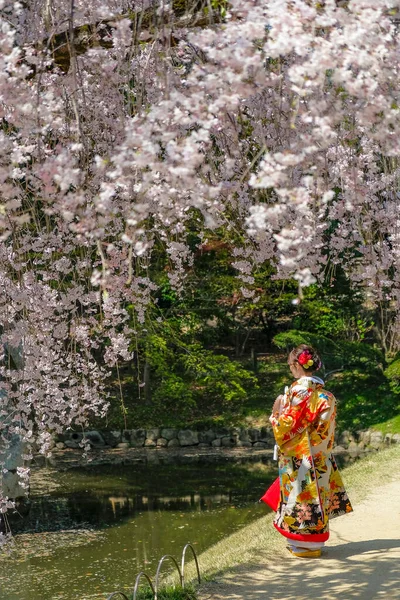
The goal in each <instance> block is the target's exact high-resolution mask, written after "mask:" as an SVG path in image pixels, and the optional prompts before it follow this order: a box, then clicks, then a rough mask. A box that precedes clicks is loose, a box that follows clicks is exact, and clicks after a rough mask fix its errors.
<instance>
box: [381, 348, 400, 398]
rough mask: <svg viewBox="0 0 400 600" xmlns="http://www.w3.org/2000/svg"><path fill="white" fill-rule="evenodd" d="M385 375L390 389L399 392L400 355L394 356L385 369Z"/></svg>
mask: <svg viewBox="0 0 400 600" xmlns="http://www.w3.org/2000/svg"><path fill="white" fill-rule="evenodd" d="M385 375H386V377H387V379H388V380H389V385H390V388H391V390H392V391H393V392H394V393H395V394H400V357H399V356H396V357H395V358H394V360H393V362H391V363H390V365H389V366H388V367H387V369H386V370H385Z"/></svg>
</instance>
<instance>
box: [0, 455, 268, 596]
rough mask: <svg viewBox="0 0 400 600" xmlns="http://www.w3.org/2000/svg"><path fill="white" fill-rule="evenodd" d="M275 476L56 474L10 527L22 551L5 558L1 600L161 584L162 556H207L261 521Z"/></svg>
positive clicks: (230, 466) (250, 470)
mask: <svg viewBox="0 0 400 600" xmlns="http://www.w3.org/2000/svg"><path fill="white" fill-rule="evenodd" d="M275 476H276V465H273V466H272V467H271V464H270V463H268V460H267V459H266V458H265V459H262V460H260V459H258V462H242V463H239V464H238V463H222V464H221V463H214V464H208V465H194V464H187V465H183V464H181V465H176V466H172V465H165V466H160V465H154V466H153V465H151V466H145V465H140V466H138V465H135V466H124V467H116V466H112V467H107V466H103V467H93V468H86V469H83V468H81V469H73V470H70V471H67V472H64V473H56V474H53V475H52V477H53V478H55V480H54V483H55V486H54V487H55V488H56V489H53V491H51V492H49V493H47V494H45V495H35V489H32V502H31V506H30V511H29V515H28V516H27V517H26V518H25V519H21V518H17V519H15V518H14V520H13V521H14V522H13V531H14V533H15V548H14V550H13V551H12V553H11V555H10V556H2V557H0V599H1V600H26V599H27V598H29V600H39V599H40V600H78V599H81V598H84V599H90V598H106V597H107V594H109V593H111V592H112V591H115V590H117V589H122V590H131V589H132V587H133V584H134V581H135V577H136V575H137V573H138V572H139V571H141V570H145V571H146V572H147V573H149V575H150V576H151V577H153V576H154V574H155V571H156V568H157V564H158V561H159V559H160V558H161V556H162V555H164V554H172V555H173V556H175V557H176V558H177V559H180V556H181V552H182V548H183V546H184V545H185V544H186V543H187V542H191V543H192V544H193V546H194V548H195V549H196V552H197V553H198V554H200V553H201V552H202V551H204V550H206V549H207V548H208V547H210V546H211V545H213V544H214V543H216V542H217V541H218V540H220V539H222V538H223V537H225V536H227V535H229V534H230V533H233V532H234V531H236V530H237V529H239V528H240V527H243V526H245V525H247V524H248V523H250V522H252V521H254V520H255V519H258V518H260V517H262V516H264V515H265V514H266V512H268V508H267V507H266V506H265V505H264V504H258V503H257V500H258V498H260V496H261V495H262V494H263V492H264V491H265V489H266V488H267V487H268V485H269V483H270V482H271V481H272V480H273V479H274V477H275ZM57 486H58V487H57ZM189 558H190V553H189ZM178 562H179V560H178ZM166 567H167V565H166ZM167 568H168V567H167Z"/></svg>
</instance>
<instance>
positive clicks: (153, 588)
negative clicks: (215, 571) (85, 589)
mask: <svg viewBox="0 0 400 600" xmlns="http://www.w3.org/2000/svg"><path fill="white" fill-rule="evenodd" d="M188 548H190V549H191V551H192V554H193V557H194V561H195V563H196V569H197V579H198V582H199V583H201V579H200V567H199V562H198V560H197V555H196V552H195V550H194V548H193V546H192V544H190V543H189V542H188V543H187V544H186V545H185V546H184V548H183V550H182V561H181V568H179V565H178V563H177V561H176V560H175V558H174V557H173V556H172V555H171V554H164V556H162V557H161V559H160V560H159V563H158V566H157V571H156V576H155V582H154V586H153V583H152V581H151V579H150V577H149V576H148V575H147V573H145V572H144V571H140V573H139V574H138V575H137V576H136V580H135V586H134V588H133V596H132V600H136V595H137V592H138V589H139V582H140V578H141V577H145V578H146V579H147V582H148V584H149V585H150V588H151V591H152V593H153V600H157V596H158V580H159V577H160V571H161V567H162V564H163V562H164V561H165V560H166V559H167V558H169V559H171V560H172V562H173V563H174V565H175V567H176V568H177V571H178V573H179V583H180V585H181V587H182V588H184V587H185V575H184V573H185V558H186V550H187V549H188ZM118 595H119V596H120V597H121V598H123V600H129V598H128V597H127V596H126V595H125V594H124V592H121V591H117V592H113V593H112V594H111V595H110V596H108V598H107V600H112V599H113V598H114V597H116V596H118Z"/></svg>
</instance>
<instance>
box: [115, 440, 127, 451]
mask: <svg viewBox="0 0 400 600" xmlns="http://www.w3.org/2000/svg"><path fill="white" fill-rule="evenodd" d="M117 448H120V449H121V450H127V449H128V448H130V446H129V443H128V442H120V443H119V444H117Z"/></svg>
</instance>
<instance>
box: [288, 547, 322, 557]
mask: <svg viewBox="0 0 400 600" xmlns="http://www.w3.org/2000/svg"><path fill="white" fill-rule="evenodd" d="M288 550H289V552H290V553H291V554H293V556H297V557H298V558H319V557H320V556H321V550H320V549H318V550H309V549H308V548H298V550H293V549H292V548H290V547H289V548H288Z"/></svg>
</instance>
